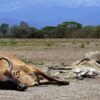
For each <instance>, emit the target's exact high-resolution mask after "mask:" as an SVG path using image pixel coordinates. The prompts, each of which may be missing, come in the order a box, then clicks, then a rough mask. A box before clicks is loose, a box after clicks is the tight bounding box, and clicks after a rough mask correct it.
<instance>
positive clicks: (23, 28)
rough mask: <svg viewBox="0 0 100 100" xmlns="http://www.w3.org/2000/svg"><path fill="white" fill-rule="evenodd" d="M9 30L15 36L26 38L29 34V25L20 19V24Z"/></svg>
mask: <svg viewBox="0 0 100 100" xmlns="http://www.w3.org/2000/svg"><path fill="white" fill-rule="evenodd" d="M11 32H12V34H13V36H14V37H16V38H27V37H28V36H29V34H30V27H29V25H28V24H27V23H26V22H23V21H21V22H20V25H15V26H12V27H11Z"/></svg>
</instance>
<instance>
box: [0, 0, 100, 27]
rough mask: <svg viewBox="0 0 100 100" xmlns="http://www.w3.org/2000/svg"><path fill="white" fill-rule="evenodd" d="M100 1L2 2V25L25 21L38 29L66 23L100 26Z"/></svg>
mask: <svg viewBox="0 0 100 100" xmlns="http://www.w3.org/2000/svg"><path fill="white" fill-rule="evenodd" d="M99 5H100V0H0V24H1V23H5V22H6V23H9V24H11V25H13V24H18V23H19V22H20V21H25V22H27V23H29V25H32V26H34V27H37V28H42V27H45V26H56V25H58V24H61V23H63V22H65V21H76V22H79V23H81V24H83V25H100V6H99Z"/></svg>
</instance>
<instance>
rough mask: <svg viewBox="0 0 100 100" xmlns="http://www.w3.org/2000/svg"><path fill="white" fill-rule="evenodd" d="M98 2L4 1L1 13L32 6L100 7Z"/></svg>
mask: <svg viewBox="0 0 100 100" xmlns="http://www.w3.org/2000/svg"><path fill="white" fill-rule="evenodd" d="M99 3H100V2H99V1H97V0H3V1H2V2H1V3H0V11H8V12H9V11H16V10H20V9H23V8H26V7H30V6H36V5H41V6H47V7H53V6H55V7H56V6H57V7H62V6H64V7H69V8H75V7H80V6H81V7H98V6H99Z"/></svg>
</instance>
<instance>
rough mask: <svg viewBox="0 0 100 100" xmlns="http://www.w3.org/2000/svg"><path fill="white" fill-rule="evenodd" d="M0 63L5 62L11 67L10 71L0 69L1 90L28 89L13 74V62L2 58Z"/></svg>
mask: <svg viewBox="0 0 100 100" xmlns="http://www.w3.org/2000/svg"><path fill="white" fill-rule="evenodd" d="M0 61H5V62H7V63H8V65H9V67H8V68H9V69H8V68H7V69H6V68H4V67H1V68H0V89H15V90H25V89H26V88H27V87H26V86H25V85H24V84H22V83H21V82H20V81H19V80H18V79H17V78H16V77H15V76H14V75H13V74H12V73H11V70H12V68H13V64H12V62H11V61H9V59H7V58H4V57H0Z"/></svg>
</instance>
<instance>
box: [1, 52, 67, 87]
mask: <svg viewBox="0 0 100 100" xmlns="http://www.w3.org/2000/svg"><path fill="white" fill-rule="evenodd" d="M0 56H2V57H5V58H7V59H9V60H11V61H12V63H13V68H12V71H11V72H12V74H13V75H14V76H15V77H16V78H17V79H18V80H19V81H20V82H21V83H23V84H25V85H26V86H28V87H31V86H34V85H40V84H46V83H50V84H58V85H68V84H69V82H67V81H61V80H58V79H55V78H53V77H52V76H49V75H47V74H46V73H44V72H42V71H41V70H40V69H38V68H37V67H35V66H33V65H29V64H25V63H24V62H23V61H21V60H20V59H18V58H17V57H16V56H12V55H9V54H8V53H4V52H0ZM7 66H8V64H7V63H6V62H5V61H3V60H0V67H2V68H5V67H7ZM2 68H1V69H2ZM40 76H42V77H43V78H45V79H47V81H46V80H45V81H42V82H41V81H40Z"/></svg>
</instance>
